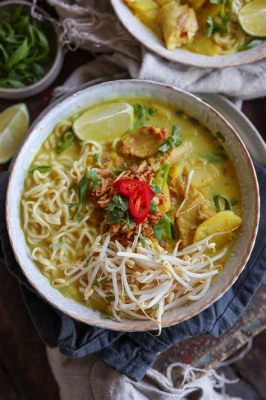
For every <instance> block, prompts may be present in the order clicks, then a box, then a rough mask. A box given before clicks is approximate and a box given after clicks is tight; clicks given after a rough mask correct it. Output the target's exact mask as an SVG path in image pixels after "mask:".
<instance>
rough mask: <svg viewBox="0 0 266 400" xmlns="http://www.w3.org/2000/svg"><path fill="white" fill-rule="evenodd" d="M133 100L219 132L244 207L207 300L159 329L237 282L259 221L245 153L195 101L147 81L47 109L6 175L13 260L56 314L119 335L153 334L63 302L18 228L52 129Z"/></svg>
mask: <svg viewBox="0 0 266 400" xmlns="http://www.w3.org/2000/svg"><path fill="white" fill-rule="evenodd" d="M119 96H120V97H122V96H132V97H136V96H139V97H148V98H153V99H156V98H159V99H160V100H161V101H166V102H170V103H172V104H175V105H176V107H177V108H178V109H181V110H184V111H185V112H187V113H188V114H190V115H191V116H193V117H194V118H198V119H199V120H200V121H202V122H203V123H204V124H205V125H206V126H207V127H208V128H209V129H210V130H211V131H213V132H217V131H220V132H222V133H223V135H224V137H225V143H224V145H225V148H226V150H227V153H228V155H229V157H230V159H231V160H232V162H233V164H234V166H235V168H236V173H237V177H238V180H239V183H240V189H241V196H242V203H243V224H242V227H241V232H240V234H239V237H238V240H237V243H236V245H235V247H234V250H233V254H232V255H231V257H230V259H229V260H228V262H227V263H226V265H225V268H224V271H223V272H222V273H221V275H220V277H219V278H218V279H216V280H215V281H214V282H213V283H212V285H211V287H210V289H209V291H208V292H207V294H206V295H205V296H204V297H203V298H201V299H200V300H198V301H196V302H193V303H189V304H186V305H184V306H182V307H179V308H177V309H175V310H173V311H170V312H168V313H166V314H165V315H164V316H163V320H162V326H163V327H166V326H170V325H173V324H177V323H180V322H183V321H185V320H187V319H189V318H191V317H193V316H195V315H196V314H198V313H200V312H201V311H203V310H204V309H205V308H207V307H208V306H210V305H211V304H212V303H214V302H215V301H216V300H218V299H219V298H220V297H221V296H222V295H223V294H224V293H225V292H226V291H227V290H228V289H229V288H230V287H231V286H232V285H233V283H234V282H235V281H236V279H237V278H238V276H239V274H240V273H241V271H242V270H243V268H244V267H245V264H246V262H247V260H248V258H249V255H250V253H251V250H252V248H253V245H254V242H255V238H256V233H257V227H258V221H259V190H258V183H257V179H256V174H255V170H254V167H253V164H252V161H251V159H250V156H249V154H248V152H247V149H246V147H245V145H244V143H243V142H242V140H241V139H240V137H239V136H238V134H237V133H236V132H235V130H234V129H233V127H232V126H231V125H230V124H229V123H228V122H227V121H226V120H225V119H224V118H223V117H222V115H221V114H219V113H218V112H217V111H216V110H215V109H213V108H212V107H211V106H209V105H208V104H207V103H205V102H204V101H202V100H200V99H199V98H197V97H195V96H193V95H191V94H189V93H187V92H184V91H182V90H178V89H176V88H174V87H171V86H166V85H163V84H159V83H155V82H152V81H140V80H121V81H113V82H107V83H103V84H100V85H97V86H93V87H89V88H87V89H84V90H81V91H79V92H77V93H75V94H73V95H71V96H68V97H66V98H65V99H64V100H62V101H59V102H58V103H57V104H52V105H51V106H50V107H49V108H48V109H47V110H45V111H44V112H43V113H42V115H41V116H40V118H39V119H38V120H37V121H36V123H35V124H34V126H33V127H32V128H31V131H30V133H29V135H28V136H27V138H26V139H25V141H24V143H23V145H22V147H21V148H20V151H19V152H18V154H17V156H16V158H15V160H14V161H13V164H12V168H11V171H10V178H9V185H8V191H7V201H6V219H7V227H8V232H9V237H10V242H11V245H12V247H13V251H14V254H15V256H16V259H17V261H18V263H19V264H20V266H21V269H22V271H23V272H24V274H25V276H26V277H27V279H28V280H29V282H30V283H31V285H32V286H33V287H34V288H35V290H36V291H37V292H39V294H40V295H41V296H42V297H43V298H44V299H45V300H46V301H48V302H49V303H50V304H51V305H53V306H54V307H56V308H57V309H58V310H60V311H61V312H63V313H65V314H67V315H69V316H71V317H73V318H75V319H77V320H79V321H82V322H84V323H86V324H89V325H96V326H100V327H103V328H108V329H113V330H122V331H145V330H151V329H156V328H157V325H156V324H155V323H154V322H153V321H143V320H139V321H136V320H130V319H124V320H123V321H122V322H121V323H119V322H116V321H113V320H112V319H111V318H110V319H104V318H103V317H102V316H101V314H100V313H99V312H97V311H94V310H92V309H90V308H87V307H85V306H84V305H82V304H80V303H77V302H75V301H74V300H71V299H68V298H66V297H64V296H63V295H62V294H61V293H60V292H59V291H58V290H56V289H55V288H53V287H52V286H51V284H50V282H49V281H48V279H47V278H46V277H45V276H44V275H42V273H41V272H40V270H39V268H38V267H37V266H36V265H35V264H34V261H33V259H32V257H31V254H30V251H29V249H28V247H27V244H26V241H25V236H24V233H23V230H22V227H21V213H20V201H21V195H22V192H23V187H24V181H25V178H26V176H27V171H28V169H29V167H30V165H31V163H32V161H33V159H34V157H35V155H36V153H37V152H38V150H39V149H40V146H41V145H42V143H43V142H44V140H46V138H47V137H48V136H49V134H50V133H51V131H52V129H53V128H54V127H55V125H56V124H57V123H58V122H59V121H61V120H62V119H64V118H68V117H69V116H70V115H72V114H74V113H77V112H79V111H80V110H83V109H84V107H89V106H91V105H93V104H95V103H100V102H102V101H105V100H107V99H112V98H115V97H119Z"/></svg>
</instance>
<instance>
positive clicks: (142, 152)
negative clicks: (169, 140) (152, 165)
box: [120, 125, 168, 158]
mask: <svg viewBox="0 0 266 400" xmlns="http://www.w3.org/2000/svg"><path fill="white" fill-rule="evenodd" d="M167 136H168V132H167V131H166V129H163V128H159V127H156V126H149V125H144V126H142V127H141V128H139V129H137V130H136V131H135V132H132V133H130V134H128V135H127V136H125V138H124V139H123V140H122V145H121V147H120V152H121V153H122V154H129V155H132V156H136V157H139V158H146V157H151V156H153V155H154V154H155V153H156V152H157V151H158V147H159V146H160V145H161V144H162V143H163V141H164V140H165V138H166V137H167Z"/></svg>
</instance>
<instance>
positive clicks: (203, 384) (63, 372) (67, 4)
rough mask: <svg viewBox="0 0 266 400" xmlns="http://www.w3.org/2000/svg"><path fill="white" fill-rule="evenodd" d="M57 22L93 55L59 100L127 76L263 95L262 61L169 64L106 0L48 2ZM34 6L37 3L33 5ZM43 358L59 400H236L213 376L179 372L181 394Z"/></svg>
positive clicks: (167, 386) (65, 36)
mask: <svg viewBox="0 0 266 400" xmlns="http://www.w3.org/2000/svg"><path fill="white" fill-rule="evenodd" d="M47 2H48V3H50V5H52V6H54V7H55V8H56V10H57V12H58V14H59V16H60V19H61V22H60V26H61V40H62V42H63V43H64V44H66V45H67V47H68V48H69V49H72V50H75V49H76V48H78V47H81V48H83V49H87V50H89V51H91V52H92V53H94V54H95V53H104V54H101V55H98V56H97V57H96V58H95V60H93V61H91V62H89V63H87V64H85V65H83V66H81V67H79V68H78V69H77V70H76V71H74V73H73V74H72V75H71V76H70V77H69V78H68V79H67V81H66V82H65V83H64V85H63V86H61V87H58V88H56V90H55V95H56V96H58V95H61V94H64V93H67V92H69V91H72V90H73V89H76V88H78V87H79V86H80V85H82V84H84V83H85V82H87V81H90V80H92V79H94V78H98V77H102V76H106V77H108V76H113V75H115V74H119V73H123V72H128V73H129V75H130V76H131V77H132V78H140V79H150V80H156V81H159V82H165V83H169V84H172V85H174V86H177V87H179V88H181V89H184V90H187V91H191V92H194V93H197V92H201V93H203V92H205V93H221V94H224V95H227V96H229V97H231V98H234V100H237V99H251V98H255V97H260V96H264V95H266V60H264V61H260V62H257V63H254V64H252V65H246V66H242V67H238V68H225V69H223V70H220V69H219V70H218V69H211V68H205V69H201V68H195V67H188V66H185V65H181V64H177V63H173V62H169V61H167V60H164V59H162V58H160V57H158V56H157V55H155V54H152V53H151V52H149V51H147V50H146V49H144V48H143V47H141V46H140V44H139V43H137V42H136V40H135V39H134V38H132V36H131V35H130V34H129V33H128V32H127V31H126V30H125V29H124V28H123V27H122V25H121V24H120V23H119V21H118V20H117V19H116V17H115V15H114V13H113V10H112V8H111V5H110V3H109V1H108V0H76V1H75V0H74V1H70V0H47ZM33 3H36V0H33ZM47 356H48V360H49V363H50V365H51V368H52V371H53V373H54V376H55V379H56V381H57V383H58V385H59V389H60V397H61V399H62V400H73V399H75V400H186V399H187V395H188V394H189V393H192V392H195V391H197V390H198V389H200V390H201V394H200V395H199V400H227V399H228V400H229V399H230V400H241V399H239V398H234V397H229V396H227V395H226V394H225V393H224V390H222V394H218V393H217V392H216V391H215V388H223V387H224V384H225V383H226V379H224V377H223V376H219V375H218V374H217V373H216V372H215V371H213V370H211V371H208V372H207V373H206V374H205V375H204V376H203V377H202V378H200V379H194V370H193V368H191V367H189V366H184V365H183V366H182V368H183V369H184V382H183V385H181V387H180V388H175V387H174V386H173V385H172V382H171V377H170V374H169V376H168V378H166V377H165V376H164V375H162V374H160V373H159V372H158V371H156V370H154V369H152V368H150V369H149V370H148V371H147V374H146V376H145V377H144V379H143V380H142V381H141V382H134V381H133V380H131V379H129V378H128V377H126V376H125V375H122V374H119V373H118V372H117V371H115V370H113V369H112V368H110V367H108V366H107V365H105V364H104V363H103V362H102V361H100V360H98V359H97V358H95V357H94V356H93V355H89V356H87V357H84V358H82V359H70V358H67V357H65V356H64V355H63V354H61V353H60V352H59V350H58V349H49V348H47Z"/></svg>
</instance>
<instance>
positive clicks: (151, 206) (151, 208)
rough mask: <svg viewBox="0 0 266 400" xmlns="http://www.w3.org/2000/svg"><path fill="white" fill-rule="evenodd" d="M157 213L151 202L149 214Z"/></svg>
mask: <svg viewBox="0 0 266 400" xmlns="http://www.w3.org/2000/svg"><path fill="white" fill-rule="evenodd" d="M156 211H157V206H156V205H155V204H154V201H153V200H151V203H150V209H149V212H150V213H151V214H155V213H156Z"/></svg>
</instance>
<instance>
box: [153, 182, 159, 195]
mask: <svg viewBox="0 0 266 400" xmlns="http://www.w3.org/2000/svg"><path fill="white" fill-rule="evenodd" d="M151 188H152V191H153V192H154V193H156V194H158V193H161V189H160V186H159V185H157V184H154V185H151Z"/></svg>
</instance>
